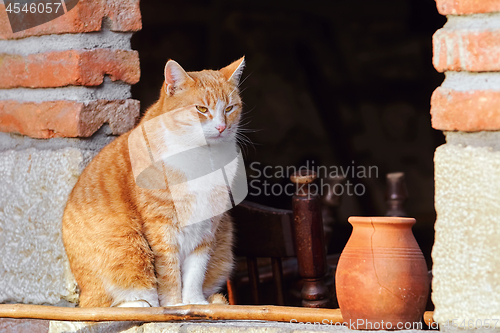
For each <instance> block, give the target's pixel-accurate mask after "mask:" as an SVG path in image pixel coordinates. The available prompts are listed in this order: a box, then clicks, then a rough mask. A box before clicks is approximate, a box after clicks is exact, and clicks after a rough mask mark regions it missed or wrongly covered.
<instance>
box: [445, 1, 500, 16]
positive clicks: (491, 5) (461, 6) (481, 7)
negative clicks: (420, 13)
mask: <svg viewBox="0 0 500 333" xmlns="http://www.w3.org/2000/svg"><path fill="white" fill-rule="evenodd" d="M436 5H437V9H438V11H439V13H440V14H441V15H463V14H474V13H491V12H500V1H499V0H436Z"/></svg>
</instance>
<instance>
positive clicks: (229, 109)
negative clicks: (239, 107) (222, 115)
mask: <svg viewBox="0 0 500 333" xmlns="http://www.w3.org/2000/svg"><path fill="white" fill-rule="evenodd" d="M233 107H234V106H233V105H230V106H228V107H227V108H226V110H224V111H226V112H229V111H231V110H232V109H233Z"/></svg>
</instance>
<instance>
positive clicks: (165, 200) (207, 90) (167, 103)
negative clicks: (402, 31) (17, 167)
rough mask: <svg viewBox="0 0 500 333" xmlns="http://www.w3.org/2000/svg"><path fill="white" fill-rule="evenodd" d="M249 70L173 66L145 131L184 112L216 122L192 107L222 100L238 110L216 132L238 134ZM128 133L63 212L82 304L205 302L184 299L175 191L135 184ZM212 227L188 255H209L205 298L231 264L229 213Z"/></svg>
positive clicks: (95, 165)
mask: <svg viewBox="0 0 500 333" xmlns="http://www.w3.org/2000/svg"><path fill="white" fill-rule="evenodd" d="M243 65H244V60H243V58H241V59H239V60H237V61H235V62H234V63H232V64H231V65H229V66H227V67H225V68H223V69H221V70H220V71H211V70H205V71H201V72H189V73H185V72H183V70H182V68H181V67H180V66H179V65H178V64H177V63H175V62H172V61H170V62H169V63H167V66H166V70H165V82H164V84H163V86H162V89H161V93H160V98H159V100H158V101H157V102H156V104H154V105H153V106H151V107H150V108H149V109H148V110H147V111H146V113H145V115H144V117H143V119H142V120H141V123H140V124H139V126H140V125H142V124H144V123H145V122H146V121H148V120H151V119H153V118H155V117H157V116H160V115H162V114H164V113H167V112H170V111H172V110H174V109H178V108H182V107H191V108H192V109H193V111H192V113H190V117H191V118H192V117H195V116H196V118H198V119H199V120H200V121H201V122H202V123H203V124H210V122H212V121H214V119H213V118H214V117H213V116H212V115H211V114H201V113H200V112H197V111H196V109H194V108H193V107H194V106H196V105H202V106H206V107H208V108H210V109H213V108H215V105H216V104H217V102H219V103H226V104H225V105H227V103H229V102H230V101H231V102H232V105H234V111H233V112H231V113H229V114H227V115H226V113H224V119H223V121H224V126H223V127H227V129H225V130H224V129H223V128H222V127H221V125H220V124H219V127H218V131H219V132H220V129H221V128H222V132H221V135H223V134H224V132H225V131H226V133H230V132H231V131H233V132H235V131H236V130H237V126H238V122H239V120H240V116H241V106H242V105H241V104H242V103H241V99H240V97H239V91H238V87H237V85H238V81H239V76H240V75H241V70H242V68H243ZM169 66H170V67H169ZM172 130H175V129H172ZM233 132H231V133H233ZM129 135H130V132H128V133H126V134H123V135H122V136H120V137H119V138H117V139H116V140H114V141H113V142H112V143H110V144H109V145H108V146H106V147H105V148H103V149H102V151H101V152H100V153H99V154H98V155H97V156H96V157H95V158H94V160H93V161H92V162H91V163H90V164H89V165H88V167H87V168H86V169H85V170H84V172H83V173H82V175H81V176H80V178H79V180H78V182H77V184H76V185H75V187H74V189H73V191H72V193H71V195H70V197H69V200H68V203H67V206H66V209H65V212H64V217H63V240H64V245H65V248H66V253H67V255H68V259H69V262H70V265H71V270H72V272H73V274H74V276H75V279H76V281H77V283H78V286H79V288H80V306H81V307H108V306H119V305H120V304H121V303H123V302H133V301H141V300H143V301H145V303H147V304H148V305H149V306H158V305H160V306H167V305H175V304H183V303H196V302H200V300H199V299H193V300H189V299H188V300H187V301H186V299H185V298H184V296H185V295H184V296H183V289H182V284H183V282H182V281H183V280H182V279H183V277H181V273H182V272H181V268H180V266H181V262H180V260H181V258H180V255H179V251H180V247H182V246H184V245H183V244H181V243H180V242H181V241H180V239H182V238H180V236H179V235H180V234H181V233H182V232H184V231H183V228H184V225H182V223H181V222H180V221H177V220H176V217H175V216H176V215H175V209H174V205H173V202H172V198H171V196H170V192H169V190H168V188H167V189H166V190H148V189H144V188H141V187H139V186H137V185H136V183H135V179H134V175H133V172H132V167H131V162H130V157H129V149H128V137H129ZM230 135H232V134H227V137H228V138H230V139H231V140H232V137H231V136H230ZM214 140H218V139H217V138H215V139H214ZM228 140H229V139H228ZM167 146H168V143H167ZM167 148H168V147H167ZM167 173H168V176H169V177H176V178H182V177H183V174H182V170H175V169H171V168H170V169H168V170H167ZM187 194H189V193H187ZM217 198H218V197H217V193H214V194H213V197H211V198H210V200H212V201H214V202H215V201H217V200H218V199H217ZM186 209H190V206H188V207H187V208H186ZM207 226H208V227H209V228H211V231H212V232H211V233H210V230H209V232H207V233H206V235H205V236H203V237H202V239H200V240H199V241H197V242H196V244H194V248H193V249H192V251H190V255H191V254H193V255H194V254H197V253H199V254H204V255H207V256H209V259H208V264H207V268H206V272H205V274H204V280H203V294H204V298H205V299H206V298H207V297H209V296H210V295H211V294H213V293H216V292H217V291H218V290H219V288H220V287H221V285H223V283H224V282H225V281H226V279H227V278H228V276H229V274H230V272H231V270H232V266H233V255H232V248H231V247H232V240H233V236H232V231H233V230H232V228H233V227H232V221H231V218H230V216H229V215H228V214H227V213H224V214H222V215H219V216H217V217H214V218H212V219H211V220H210V221H209V222H208V224H207ZM189 235H190V234H186V237H188V236H189ZM190 241H192V240H190ZM141 295H143V296H144V295H145V296H144V297H142V296H141ZM155 295H157V296H155ZM155 297H157V298H158V301H157V302H155ZM186 297H187V296H186ZM146 298H147V299H146ZM201 302H203V300H201Z"/></svg>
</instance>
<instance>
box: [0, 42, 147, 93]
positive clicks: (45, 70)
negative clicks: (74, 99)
mask: <svg viewBox="0 0 500 333" xmlns="http://www.w3.org/2000/svg"><path fill="white" fill-rule="evenodd" d="M104 75H109V76H110V77H111V80H113V81H116V80H121V81H124V82H127V83H129V84H134V83H137V82H138V81H139V78H140V65H139V53H138V52H137V51H124V50H109V49H95V50H69V51H61V52H46V53H38V54H32V55H28V56H25V57H23V56H19V55H14V54H5V53H4V54H0V88H4V89H5V88H17V87H29V88H45V87H63V86H68V85H84V86H97V85H100V84H101V83H102V82H103V80H104Z"/></svg>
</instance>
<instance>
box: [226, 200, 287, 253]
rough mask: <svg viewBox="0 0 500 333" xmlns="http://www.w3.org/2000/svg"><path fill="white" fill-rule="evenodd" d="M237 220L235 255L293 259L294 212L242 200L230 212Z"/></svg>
mask: <svg viewBox="0 0 500 333" xmlns="http://www.w3.org/2000/svg"><path fill="white" fill-rule="evenodd" d="M231 215H232V216H233V219H234V221H235V244H237V246H236V248H235V255H237V256H241V257H259V258H269V257H271V258H272V257H274V258H285V257H294V256H295V249H294V245H293V236H292V221H293V212H292V211H291V210H285V209H275V208H270V207H267V206H264V205H259V204H256V203H253V202H249V201H243V202H242V203H240V204H239V205H238V206H236V207H234V208H233V209H232V210H231Z"/></svg>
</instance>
